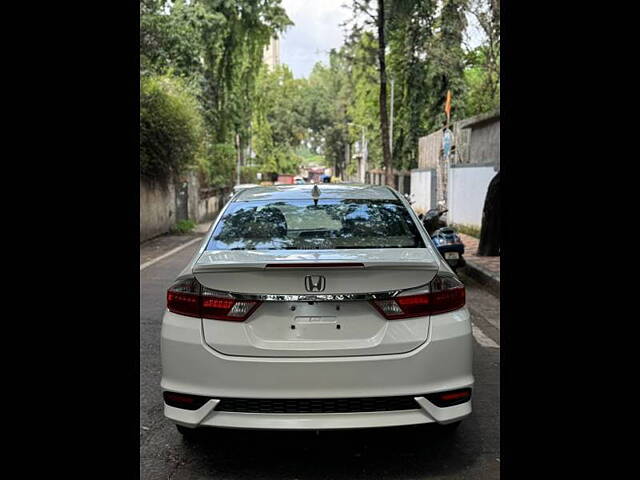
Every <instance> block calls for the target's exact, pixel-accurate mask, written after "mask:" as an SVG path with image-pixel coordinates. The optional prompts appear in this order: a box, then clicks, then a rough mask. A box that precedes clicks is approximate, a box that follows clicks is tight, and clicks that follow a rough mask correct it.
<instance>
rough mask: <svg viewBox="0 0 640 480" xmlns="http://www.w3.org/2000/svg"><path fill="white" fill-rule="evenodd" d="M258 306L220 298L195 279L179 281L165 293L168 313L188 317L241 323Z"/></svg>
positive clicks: (257, 303)
mask: <svg viewBox="0 0 640 480" xmlns="http://www.w3.org/2000/svg"><path fill="white" fill-rule="evenodd" d="M259 305H260V302H258V301H241V300H235V299H233V298H229V297H222V296H220V294H218V293H217V292H215V291H213V290H210V289H208V288H206V287H203V286H202V285H201V284H200V283H199V282H198V281H197V280H196V279H195V278H192V279H188V280H181V281H179V282H177V283H176V284H174V285H173V286H172V287H171V288H169V290H168V291H167V308H168V309H169V311H171V312H174V313H179V314H180V315H187V316H189V317H198V318H211V319H215V320H230V321H235V322H242V321H244V320H246V319H247V318H249V316H250V315H251V314H252V313H253V312H254V310H255V309H256V308H258V306H259Z"/></svg>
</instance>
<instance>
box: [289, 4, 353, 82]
mask: <svg viewBox="0 0 640 480" xmlns="http://www.w3.org/2000/svg"><path fill="white" fill-rule="evenodd" d="M343 3H347V2H346V1H345V0H315V1H309V0H282V5H283V6H284V8H285V10H286V11H287V14H288V15H289V18H290V19H291V20H293V23H295V25H294V26H293V27H289V29H288V30H287V32H286V33H285V34H284V35H283V36H282V39H281V40H280V61H281V62H282V63H286V64H287V65H288V66H289V68H291V70H292V71H293V75H294V77H296V78H300V77H307V76H309V73H311V69H312V68H313V66H314V65H315V64H316V62H318V61H322V62H324V63H327V60H328V58H329V50H331V49H332V48H336V49H337V48H340V45H342V43H343V41H344V33H343V31H342V29H341V27H340V24H341V23H342V22H344V21H345V20H347V19H348V18H349V15H350V12H349V9H347V8H342V7H341V5H342V4H343Z"/></svg>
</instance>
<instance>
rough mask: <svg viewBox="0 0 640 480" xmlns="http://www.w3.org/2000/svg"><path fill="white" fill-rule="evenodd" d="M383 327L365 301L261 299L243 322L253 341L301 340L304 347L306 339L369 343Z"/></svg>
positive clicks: (306, 344) (382, 330)
mask: <svg viewBox="0 0 640 480" xmlns="http://www.w3.org/2000/svg"><path fill="white" fill-rule="evenodd" d="M385 327H386V321H385V320H384V319H383V318H382V316H381V315H380V314H379V313H378V312H377V311H376V310H375V309H374V308H373V307H372V306H371V305H370V304H369V302H367V301H355V302H311V303H309V302H265V303H263V304H262V305H261V306H260V308H258V310H256V312H255V314H254V316H253V317H252V318H250V319H249V320H248V321H247V322H246V324H245V328H247V330H248V333H249V335H250V337H252V338H253V340H254V343H260V344H261V345H264V344H263V343H262V342H294V343H297V342H305V343H304V345H305V348H312V345H311V344H309V343H306V342H326V341H330V342H335V341H338V342H345V341H346V342H352V341H359V342H364V343H369V342H372V341H375V340H376V339H377V338H378V336H379V335H382V334H383V333H384V329H385ZM265 346H266V345H265ZM318 348H321V347H320V345H318Z"/></svg>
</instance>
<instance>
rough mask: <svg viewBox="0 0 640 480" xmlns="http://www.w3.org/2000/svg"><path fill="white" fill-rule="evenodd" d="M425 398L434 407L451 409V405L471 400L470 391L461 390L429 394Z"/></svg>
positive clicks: (467, 389)
mask: <svg viewBox="0 0 640 480" xmlns="http://www.w3.org/2000/svg"><path fill="white" fill-rule="evenodd" d="M426 397H427V400H429V401H430V402H431V403H433V404H434V405H435V406H436V407H440V408H442V407H452V406H453V405H460V404H461V403H465V402H468V401H469V399H470V398H471V389H470V388H461V389H460V390H450V391H448V392H439V393H430V394H429V395H426Z"/></svg>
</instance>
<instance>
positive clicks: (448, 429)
mask: <svg viewBox="0 0 640 480" xmlns="http://www.w3.org/2000/svg"><path fill="white" fill-rule="evenodd" d="M461 423H462V420H458V421H457V422H453V423H447V424H446V425H438V427H439V430H440V431H441V432H442V433H444V434H445V435H451V434H453V433H455V432H456V430H458V427H459V426H460V424H461Z"/></svg>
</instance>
